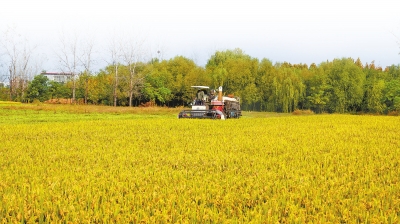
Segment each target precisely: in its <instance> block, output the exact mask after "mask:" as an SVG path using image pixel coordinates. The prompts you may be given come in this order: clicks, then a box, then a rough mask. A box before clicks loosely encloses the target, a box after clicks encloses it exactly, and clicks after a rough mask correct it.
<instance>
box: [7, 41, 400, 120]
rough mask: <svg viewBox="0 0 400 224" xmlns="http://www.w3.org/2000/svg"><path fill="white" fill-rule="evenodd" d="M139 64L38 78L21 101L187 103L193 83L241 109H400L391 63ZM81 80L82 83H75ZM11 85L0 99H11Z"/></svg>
mask: <svg viewBox="0 0 400 224" xmlns="http://www.w3.org/2000/svg"><path fill="white" fill-rule="evenodd" d="M133 68H134V69H133V73H132V64H118V65H115V64H110V65H109V66H107V67H106V68H104V69H102V70H101V71H100V72H98V73H97V74H95V75H88V74H86V73H85V72H83V73H81V74H79V75H77V77H76V79H75V80H71V81H69V82H67V83H64V84H60V83H56V82H50V81H48V80H47V78H46V77H43V76H36V77H35V78H34V79H33V80H32V81H31V82H29V83H28V88H27V90H26V94H25V95H24V96H22V97H17V96H16V97H15V98H14V100H20V101H25V102H32V101H33V100H34V99H37V100H40V101H45V100H48V99H59V98H72V88H73V85H75V87H76V92H75V94H76V96H75V97H76V100H77V102H81V103H88V104H102V105H117V106H128V105H132V106H139V105H142V104H146V103H149V102H151V103H152V104H156V105H159V106H168V107H176V106H187V105H188V104H189V103H190V102H192V100H193V97H194V91H193V89H192V88H191V87H190V86H192V85H206V86H210V87H212V88H217V87H218V86H223V87H224V93H225V94H233V95H235V96H238V97H240V99H241V103H242V109H244V110H254V111H274V112H292V111H294V110H296V109H303V110H304V109H310V110H313V111H314V112H316V113H323V112H328V113H354V112H365V113H388V112H391V111H398V110H400V66H399V65H392V66H390V67H387V68H385V69H382V68H381V67H377V66H375V64H374V63H373V62H371V63H369V64H368V63H365V64H363V63H362V62H361V61H360V59H356V60H354V59H352V58H340V59H334V60H333V61H326V62H322V63H320V64H318V65H317V64H314V63H313V64H311V65H306V64H290V63H287V62H284V63H273V62H272V61H270V60H268V59H262V60H259V59H257V58H253V57H251V56H249V55H247V54H245V53H244V52H243V51H242V50H240V49H235V50H226V51H217V52H215V54H214V55H212V56H211V57H210V59H209V60H208V62H207V64H206V66H205V67H201V66H198V65H196V64H195V63H194V61H193V60H191V59H188V58H185V57H182V56H177V57H175V58H172V59H170V60H162V61H159V60H158V59H153V60H151V61H149V62H135V64H134V67H133ZM74 83H75V84H74ZM7 91H9V90H8V88H7V87H5V86H3V87H1V88H0V98H1V99H2V100H7V99H9V95H10V94H9V92H7Z"/></svg>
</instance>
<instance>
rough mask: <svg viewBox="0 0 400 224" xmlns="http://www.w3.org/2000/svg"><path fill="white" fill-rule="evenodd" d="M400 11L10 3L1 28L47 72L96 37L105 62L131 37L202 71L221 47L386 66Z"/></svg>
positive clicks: (204, 0) (368, 6)
mask: <svg viewBox="0 0 400 224" xmlns="http://www.w3.org/2000/svg"><path fill="white" fill-rule="evenodd" d="M399 9H400V1H398V0H379V1H368V0H364V1H352V0H346V1H345V0H334V1H333V0H325V1H324V0H303V1H299V0H270V1H267V0H265V1H261V0H246V1H235V0H230V1H225V0H201V1H200V0H169V1H167V0H145V1H144V0H143V1H142V0H136V1H133V0H131V1H128V0H97V1H88V0H35V1H33V0H2V1H1V6H0V31H1V32H2V33H3V32H4V31H5V30H6V29H7V27H10V26H11V27H16V28H17V30H18V31H19V32H20V33H22V34H23V35H26V36H27V37H28V39H29V41H30V42H31V43H32V44H35V45H38V46H39V47H38V48H37V51H38V52H42V53H44V54H45V55H46V58H47V59H46V62H45V63H44V69H46V70H57V68H58V65H57V60H54V51H57V50H56V49H58V48H59V43H60V42H59V38H60V35H61V33H64V34H67V35H68V34H76V33H78V37H79V38H80V39H85V38H86V39H87V38H94V39H95V43H96V45H97V49H98V50H97V51H96V52H98V53H99V55H98V56H99V57H98V58H103V59H104V58H107V54H106V52H107V48H108V46H109V44H108V43H109V40H110V39H112V37H113V36H114V35H116V36H119V35H126V34H129V35H131V36H133V37H135V38H137V39H140V40H144V41H145V43H146V47H147V49H148V50H147V53H148V55H151V56H154V57H156V56H160V57H162V58H163V59H169V58H171V57H174V56H177V55H183V56H185V57H188V58H191V59H193V60H194V61H195V62H196V63H197V64H198V65H201V66H204V65H205V64H206V63H207V60H208V59H209V57H210V56H211V55H212V54H213V53H215V51H217V50H226V49H234V48H241V49H242V50H243V51H244V52H245V53H246V54H248V55H250V56H252V57H256V58H259V59H262V58H268V59H270V60H271V61H273V62H274V63H275V62H284V61H287V62H290V63H292V64H294V63H307V64H308V65H309V64H311V63H313V62H315V63H317V64H319V63H321V62H323V61H326V60H329V61H331V60H333V59H334V58H341V57H352V58H354V59H357V58H358V57H359V58H360V59H361V61H362V62H363V63H364V64H365V63H366V62H368V63H370V62H371V61H373V60H374V61H375V64H376V65H378V66H382V67H385V66H388V65H392V64H396V65H397V64H400V55H399V52H400V48H399V44H398V43H397V42H396V41H398V39H397V40H396V37H395V35H397V36H398V37H400V14H399V12H400V10H399ZM157 51H160V52H161V53H160V55H157ZM100 56H101V57H100ZM103 59H97V60H98V61H97V66H98V67H99V68H101V67H103V66H104V65H105V62H104V61H105V59H104V60H103Z"/></svg>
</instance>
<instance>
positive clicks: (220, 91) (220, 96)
mask: <svg viewBox="0 0 400 224" xmlns="http://www.w3.org/2000/svg"><path fill="white" fill-rule="evenodd" d="M218 101H222V86H220V87H219V88H218Z"/></svg>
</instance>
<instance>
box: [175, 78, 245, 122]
mask: <svg viewBox="0 0 400 224" xmlns="http://www.w3.org/2000/svg"><path fill="white" fill-rule="evenodd" d="M192 87H193V88H195V89H197V93H196V98H195V99H194V101H193V103H192V109H191V110H183V111H181V112H180V113H179V115H178V118H205V119H207V118H208V119H222V120H224V119H226V118H239V117H240V116H242V112H241V110H240V100H239V98H237V97H229V96H223V95H222V86H220V87H219V88H218V95H216V93H215V92H216V91H215V90H213V89H211V90H210V88H209V87H208V86H192Z"/></svg>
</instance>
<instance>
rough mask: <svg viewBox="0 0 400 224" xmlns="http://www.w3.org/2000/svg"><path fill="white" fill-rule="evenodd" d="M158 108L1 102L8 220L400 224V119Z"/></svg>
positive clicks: (1, 197) (0, 190) (1, 194)
mask: <svg viewBox="0 0 400 224" xmlns="http://www.w3.org/2000/svg"><path fill="white" fill-rule="evenodd" d="M149 113H150V112H149V111H147V112H146V113H142V114H138V113H131V112H129V111H128V112H124V113H120V114H118V113H103V114H102V113H98V112H90V113H89V112H88V113H77V112H71V111H67V110H63V111H60V110H57V109H54V110H51V109H49V110H33V109H32V108H31V109H29V108H22V109H21V108H18V107H15V108H14V107H5V106H0V127H1V129H0V222H1V223H21V222H27V223H32V222H45V223H53V222H56V223H64V222H65V223H82V222H83V223H100V222H101V223H110V222H111V223H114V222H118V223H129V222H131V223H176V222H177V223H277V222H280V223H399V222H400V117H388V116H354V115H312V116H281V117H268V118H267V117H263V116H257V117H254V116H250V115H249V113H245V114H244V115H245V116H244V117H243V118H241V119H239V120H225V121H220V120H178V119H177V118H176V114H175V112H174V111H172V112H171V111H165V114H162V113H161V112H160V111H158V112H157V113H156V114H152V115H149Z"/></svg>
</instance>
